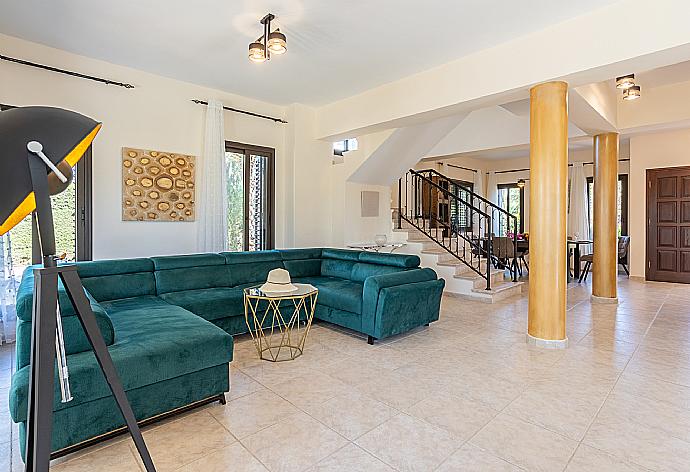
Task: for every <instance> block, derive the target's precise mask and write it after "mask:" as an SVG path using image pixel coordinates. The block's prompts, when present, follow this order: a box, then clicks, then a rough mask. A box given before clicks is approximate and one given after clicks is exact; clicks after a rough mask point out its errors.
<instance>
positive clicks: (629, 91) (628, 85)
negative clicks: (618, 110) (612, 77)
mask: <svg viewBox="0 0 690 472" xmlns="http://www.w3.org/2000/svg"><path fill="white" fill-rule="evenodd" d="M616 88H617V89H620V90H622V91H623V100H636V99H638V98H640V97H641V96H642V95H641V89H640V86H639V85H635V74H627V75H622V76H620V77H616Z"/></svg>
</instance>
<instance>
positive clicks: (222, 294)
mask: <svg viewBox="0 0 690 472" xmlns="http://www.w3.org/2000/svg"><path fill="white" fill-rule="evenodd" d="M160 298H162V299H163V300H165V301H166V302H168V303H170V304H172V305H177V306H181V307H182V308H184V309H186V310H189V311H191V312H192V313H194V314H195V315H198V316H201V317H202V318H204V319H205V320H209V321H213V320H217V319H220V318H226V317H228V316H240V315H244V295H243V290H242V288H241V287H233V288H227V287H225V288H202V289H198V290H184V291H181V292H170V293H163V294H161V295H160Z"/></svg>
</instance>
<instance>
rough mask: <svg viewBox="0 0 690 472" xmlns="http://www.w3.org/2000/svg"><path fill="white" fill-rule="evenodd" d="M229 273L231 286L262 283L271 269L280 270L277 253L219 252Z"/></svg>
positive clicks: (281, 262) (281, 265) (281, 260)
mask: <svg viewBox="0 0 690 472" xmlns="http://www.w3.org/2000/svg"><path fill="white" fill-rule="evenodd" d="M221 255H222V256H224V257H225V262H226V264H227V266H228V270H229V273H230V280H231V282H232V286H233V287H234V286H237V285H246V284H251V283H263V282H265V281H266V278H267V277H268V273H269V272H270V271H271V270H272V269H282V268H283V259H282V257H281V256H280V252H279V251H275V250H273V251H258V252H253V251H243V252H221Z"/></svg>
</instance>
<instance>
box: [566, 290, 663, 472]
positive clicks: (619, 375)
mask: <svg viewBox="0 0 690 472" xmlns="http://www.w3.org/2000/svg"><path fill="white" fill-rule="evenodd" d="M668 297H669V294H666V295H665V296H664V300H663V301H662V302H661V304H660V305H659V308H658V309H657V310H656V313H655V314H654V318H652V321H651V322H650V323H649V325H648V326H647V329H646V330H645V332H644V334H643V335H642V339H640V342H639V343H637V346H635V350H634V351H633V352H632V354H631V355H630V357H629V358H628V360H627V361H626V363H625V366H624V367H623V368H622V369H621V371H620V372H619V373H618V375H617V376H616V380H615V382H613V385H612V386H611V389H610V390H609V392H608V393H607V394H606V397H605V398H604V401H603V402H601V405H599V408H598V409H597V412H596V413H595V414H594V416H593V417H592V420H591V421H590V422H589V424H588V425H587V429H585V432H584V434H583V435H582V439H580V440H579V441H578V444H577V447H576V448H575V450H574V451H573V453H572V454H571V455H570V459H568V462H567V463H566V465H565V468H564V469H563V470H566V469H567V468H568V466H569V465H570V463H571V462H572V460H573V457H575V453H576V452H577V450H578V449H579V448H580V447H581V446H582V444H583V442H584V440H585V438H586V437H587V433H589V430H590V428H591V427H592V425H593V424H594V422H595V421H596V420H597V417H598V416H599V413H600V412H601V409H602V408H603V407H604V405H605V404H606V401H607V400H608V399H609V397H610V396H611V392H613V390H614V389H615V388H616V385H618V381H619V380H620V378H621V376H622V375H623V373H624V372H625V370H626V369H627V368H628V365H629V364H630V361H632V359H633V357H634V356H635V353H636V352H637V351H638V350H639V349H640V346H642V342H643V341H644V339H645V338H646V337H647V334H648V333H649V330H650V329H651V327H652V325H653V324H654V322H655V321H656V319H657V317H658V316H659V313H661V309H662V308H663V306H664V303H666V300H667V299H668ZM585 444H586V443H585ZM587 446H590V447H593V446H591V445H590V444H587ZM595 449H597V450H599V449H598V448H596V447H595ZM602 452H604V453H606V454H608V455H611V456H613V454H611V453H609V452H607V451H602ZM614 457H616V456H614ZM620 459H623V458H620ZM627 462H632V461H627ZM633 464H635V465H636V466H639V467H642V466H640V464H638V463H636V462H633ZM642 468H643V469H646V467H642Z"/></svg>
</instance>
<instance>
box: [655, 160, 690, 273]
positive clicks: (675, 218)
mask: <svg viewBox="0 0 690 472" xmlns="http://www.w3.org/2000/svg"><path fill="white" fill-rule="evenodd" d="M646 278H647V280H656V281H659V282H681V283H690V167H673V168H667V169H650V170H647V276H646Z"/></svg>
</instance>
